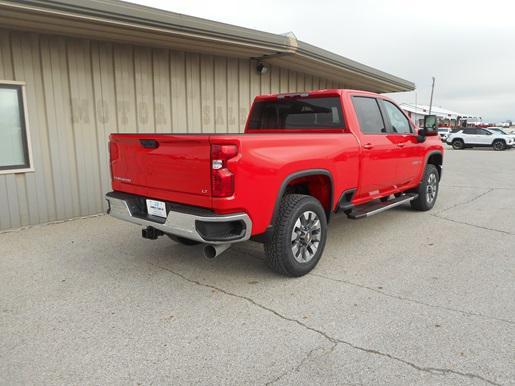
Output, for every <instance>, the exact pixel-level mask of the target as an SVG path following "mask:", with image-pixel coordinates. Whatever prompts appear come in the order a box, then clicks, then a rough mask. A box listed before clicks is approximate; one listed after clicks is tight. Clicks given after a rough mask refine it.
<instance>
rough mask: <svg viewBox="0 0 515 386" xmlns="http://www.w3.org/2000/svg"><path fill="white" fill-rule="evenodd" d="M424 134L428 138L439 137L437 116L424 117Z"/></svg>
mask: <svg viewBox="0 0 515 386" xmlns="http://www.w3.org/2000/svg"><path fill="white" fill-rule="evenodd" d="M424 134H425V135H426V136H427V137H429V136H432V135H438V127H437V118H436V115H426V116H425V117H424Z"/></svg>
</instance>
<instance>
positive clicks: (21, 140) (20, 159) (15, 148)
mask: <svg viewBox="0 0 515 386" xmlns="http://www.w3.org/2000/svg"><path fill="white" fill-rule="evenodd" d="M24 93H25V85H24V83H21V82H9V81H0V174H6V173H20V172H27V171H32V165H31V152H30V141H29V140H30V135H29V131H28V125H27V114H26V109H25V94H24Z"/></svg>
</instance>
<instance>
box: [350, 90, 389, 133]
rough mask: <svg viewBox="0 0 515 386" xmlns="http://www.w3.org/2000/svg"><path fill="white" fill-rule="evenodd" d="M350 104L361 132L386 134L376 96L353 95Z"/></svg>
mask: <svg viewBox="0 0 515 386" xmlns="http://www.w3.org/2000/svg"><path fill="white" fill-rule="evenodd" d="M352 104H353V105H354V110H355V111H356V115H357V117H358V121H359V126H360V129H361V132H362V133H363V134H386V133H387V132H386V125H385V123H384V119H383V115H382V114H381V110H380V109H379V104H378V102H377V99H376V98H373V97H365V96H353V97H352Z"/></svg>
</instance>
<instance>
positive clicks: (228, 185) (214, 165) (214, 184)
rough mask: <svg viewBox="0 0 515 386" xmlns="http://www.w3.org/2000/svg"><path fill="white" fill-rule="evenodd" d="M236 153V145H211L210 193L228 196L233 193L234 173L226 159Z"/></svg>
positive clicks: (217, 195) (214, 195)
mask: <svg viewBox="0 0 515 386" xmlns="http://www.w3.org/2000/svg"><path fill="white" fill-rule="evenodd" d="M237 155H238V147H237V146H236V145H211V195H212V196H213V197H229V196H232V195H233V194H234V174H233V173H231V171H230V170H229V169H228V168H227V161H228V160H230V159H231V158H234V157H236V156H237Z"/></svg>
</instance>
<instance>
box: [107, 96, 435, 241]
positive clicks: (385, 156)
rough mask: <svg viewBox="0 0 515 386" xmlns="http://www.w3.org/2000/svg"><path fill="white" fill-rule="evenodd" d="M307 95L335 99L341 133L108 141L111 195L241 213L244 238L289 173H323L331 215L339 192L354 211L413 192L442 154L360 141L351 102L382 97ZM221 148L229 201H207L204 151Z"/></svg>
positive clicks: (430, 145) (417, 146)
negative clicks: (229, 176) (347, 194)
mask: <svg viewBox="0 0 515 386" xmlns="http://www.w3.org/2000/svg"><path fill="white" fill-rule="evenodd" d="M309 95H310V96H313V95H323V96H326V95H327V96H334V95H337V96H339V97H340V99H341V102H342V110H343V115H344V119H345V127H346V128H345V129H342V130H334V129H333V130H317V131H314V130H295V131H292V130H249V129H246V131H245V134H213V135H210V134H199V135H194V134H179V135H177V134H113V135H111V144H110V149H111V153H112V157H111V169H112V175H113V182H112V187H113V190H115V191H121V192H127V193H132V194H137V195H141V196H145V197H149V198H155V199H161V200H165V201H172V202H178V203H182V204H187V205H194V206H200V207H205V208H209V209H212V210H213V211H215V212H217V213H235V212H246V213H247V214H248V215H249V216H250V218H251V220H252V222H253V228H252V234H253V235H256V234H260V233H263V232H264V231H265V230H266V228H267V227H268V226H269V225H270V223H271V219H272V215H273V212H274V208H275V205H276V200H277V197H278V194H279V192H280V188H281V184H282V183H283V181H285V179H286V178H287V177H288V176H289V175H290V174H292V173H295V172H300V171H303V170H310V169H324V170H326V171H327V172H329V173H330V175H331V177H332V182H333V187H332V190H333V195H332V200H331V202H330V209H331V210H334V209H335V208H336V206H337V204H338V200H339V198H340V196H341V194H342V192H344V191H346V190H349V189H353V188H356V189H357V191H356V194H355V195H354V199H353V203H354V204H362V203H365V202H368V201H370V200H373V199H376V198H379V197H383V196H386V195H389V194H392V193H397V192H401V191H404V190H407V189H409V188H413V187H415V186H417V185H418V184H419V182H420V179H421V176H422V173H423V170H424V167H425V164H426V160H427V156H428V155H429V153H432V152H433V151H438V152H440V153H442V154H443V146H442V143H441V141H440V139H439V137H438V136H431V137H427V139H426V141H425V142H423V143H418V142H417V135H416V134H415V133H413V134H377V135H375V134H374V135H365V134H363V133H362V132H361V131H360V128H359V123H358V119H357V117H356V114H355V112H354V108H353V105H352V102H351V97H352V96H353V95H364V96H373V97H376V98H383V99H387V100H390V99H388V98H386V97H384V96H382V95H377V94H373V93H368V92H362V91H353V90H320V91H314V92H310V93H309ZM273 98H276V96H275V95H267V96H259V97H257V98H256V100H263V99H273ZM390 101H391V100H390ZM410 122H411V120H410ZM412 126H413V128H415V125H414V124H412ZM140 139H152V140H155V141H157V142H158V144H159V146H158V147H157V148H156V149H152V148H144V147H143V146H142V145H141V144H140V141H139V140H140ZM224 144H230V145H236V146H237V148H238V154H237V155H236V156H235V157H233V158H231V159H229V160H227V161H225V162H224V167H225V168H227V169H228V170H229V171H230V172H231V173H233V174H234V193H233V194H232V195H231V196H230V197H213V196H212V194H211V183H212V176H211V146H212V145H224ZM315 181H316V184H315V185H313V192H312V194H314V195H316V196H317V197H320V199H321V201H322V204H325V205H328V204H329V203H328V201H329V195H330V190H331V188H330V186H327V185H325V184H326V183H327V178H325V179H324V178H323V177H320V178H319V179H318V180H316V178H315ZM297 182H301V181H297ZM311 182H312V180H311Z"/></svg>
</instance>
